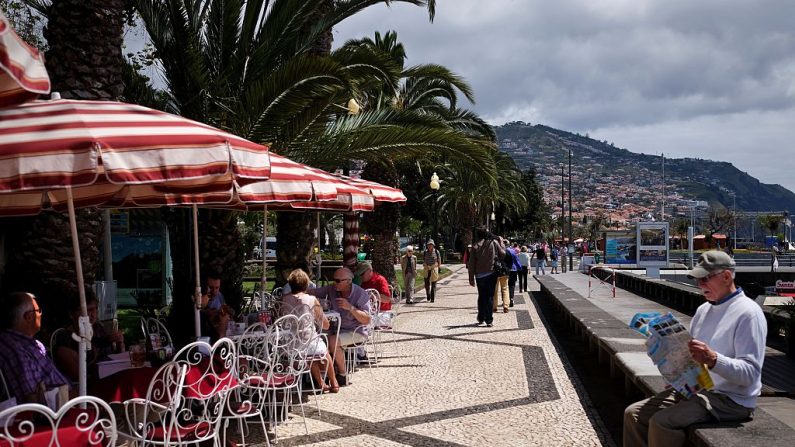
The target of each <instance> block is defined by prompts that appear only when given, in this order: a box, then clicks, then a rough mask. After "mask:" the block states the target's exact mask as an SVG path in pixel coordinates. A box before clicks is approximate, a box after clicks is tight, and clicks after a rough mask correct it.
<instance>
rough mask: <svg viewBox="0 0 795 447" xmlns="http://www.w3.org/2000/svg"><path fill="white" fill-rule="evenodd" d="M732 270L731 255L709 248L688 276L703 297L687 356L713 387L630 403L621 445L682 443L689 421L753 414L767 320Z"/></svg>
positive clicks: (669, 392) (670, 392)
mask: <svg viewBox="0 0 795 447" xmlns="http://www.w3.org/2000/svg"><path fill="white" fill-rule="evenodd" d="M734 269H735V264H734V259H732V258H731V257H730V256H729V255H727V254H726V253H724V252H722V251H717V250H713V251H708V252H705V253H704V254H702V255H701V257H700V258H699V260H698V264H697V265H696V266H695V267H694V268H693V270H691V271H690V273H689V274H688V276H689V277H690V278H693V279H695V280H696V282H697V284H698V287H699V288H700V289H701V291H702V293H703V294H704V298H705V299H706V300H707V302H706V303H704V304H702V305H701V306H699V308H698V309H697V310H696V314H695V316H694V317H693V320H692V321H691V322H690V333H691V335H692V336H693V340H691V341H690V345H689V348H690V355H691V356H692V357H693V359H694V360H696V361H697V362H699V363H702V364H704V365H706V367H707V368H709V373H710V376H711V377H712V382H713V383H714V387H713V388H712V389H711V390H706V391H701V392H699V393H698V394H696V395H695V396H693V397H691V398H689V399H686V398H684V397H683V396H681V395H679V394H677V393H676V391H674V390H673V389H670V390H666V391H664V392H662V393H660V394H658V395H656V396H653V397H651V398H649V399H646V400H642V401H640V402H636V403H634V404H632V405H630V406H629V407H627V409H626V410H625V411H624V446H646V445H648V446H652V447H653V446H663V445H664V446H683V445H685V441H686V439H685V438H686V433H685V429H686V428H687V427H688V426H689V425H691V424H696V423H702V422H730V421H743V420H747V419H749V418H751V417H753V412H754V408H755V407H756V398H757V397H758V396H759V393H760V391H761V390H762V362H763V361H764V359H765V338H766V337H767V323H766V322H765V316H764V314H763V313H762V310H761V309H760V308H759V306H758V305H757V304H756V303H755V302H754V301H753V300H751V299H749V298H748V297H747V296H745V294H744V293H743V291H742V289H738V288H737V287H736V286H735V285H734Z"/></svg>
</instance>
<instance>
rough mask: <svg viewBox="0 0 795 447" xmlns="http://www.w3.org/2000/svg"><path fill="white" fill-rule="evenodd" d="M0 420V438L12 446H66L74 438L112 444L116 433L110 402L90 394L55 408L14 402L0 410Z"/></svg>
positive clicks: (89, 443) (83, 441)
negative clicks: (13, 404) (55, 409)
mask: <svg viewBox="0 0 795 447" xmlns="http://www.w3.org/2000/svg"><path fill="white" fill-rule="evenodd" d="M0 421H2V422H0V441H7V442H8V443H9V444H10V445H12V446H16V445H27V444H28V443H30V444H35V445H56V446H67V445H73V444H74V443H75V442H76V438H78V439H79V438H82V439H81V440H82V442H81V445H90V446H113V445H115V444H116V439H117V437H118V432H117V430H116V417H115V416H114V415H113V411H111V409H110V406H108V404H107V403H105V402H104V401H102V399H99V398H96V397H92V396H81V397H77V398H75V399H72V400H70V401H69V402H66V403H65V404H64V405H63V406H62V407H61V409H60V410H58V411H57V412H54V411H52V410H51V409H50V408H49V407H47V406H45V405H41V404H22V405H17V406H15V407H12V408H9V409H7V410H5V411H2V412H0ZM77 442H80V441H77ZM0 444H3V443H2V442H0Z"/></svg>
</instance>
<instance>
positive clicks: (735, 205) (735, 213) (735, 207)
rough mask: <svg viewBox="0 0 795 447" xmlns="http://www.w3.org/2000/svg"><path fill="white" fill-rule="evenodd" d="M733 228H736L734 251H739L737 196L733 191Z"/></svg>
mask: <svg viewBox="0 0 795 447" xmlns="http://www.w3.org/2000/svg"><path fill="white" fill-rule="evenodd" d="M731 195H732V227H734V238H733V239H734V250H737V194H736V193H735V192H733V191H732V193H731Z"/></svg>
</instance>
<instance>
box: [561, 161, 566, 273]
mask: <svg viewBox="0 0 795 447" xmlns="http://www.w3.org/2000/svg"><path fill="white" fill-rule="evenodd" d="M564 206H566V189H565V187H564V186H563V163H560V243H561V244H562V243H563V240H564V239H565V238H566V236H565V233H566V217H565V213H566V209H565V208H564ZM564 267H565V266H564Z"/></svg>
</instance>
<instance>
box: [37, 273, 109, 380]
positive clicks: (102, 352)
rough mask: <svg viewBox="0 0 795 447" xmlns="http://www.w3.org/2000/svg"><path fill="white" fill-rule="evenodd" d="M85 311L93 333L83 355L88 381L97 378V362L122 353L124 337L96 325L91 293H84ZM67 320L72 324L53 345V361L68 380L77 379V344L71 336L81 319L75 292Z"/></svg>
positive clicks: (94, 304)
mask: <svg viewBox="0 0 795 447" xmlns="http://www.w3.org/2000/svg"><path fill="white" fill-rule="evenodd" d="M86 311H87V313H88V321H89V322H90V323H91V327H92V329H93V330H94V336H93V337H92V338H91V350H90V351H87V352H86V361H87V363H88V368H87V370H86V373H87V374H86V375H87V377H88V379H89V380H91V379H96V378H98V370H97V362H99V361H102V360H106V359H107V357H108V354H115V353H119V352H124V334H122V333H121V331H119V330H115V331H111V332H108V331H106V330H105V327H104V326H103V325H102V323H101V322H99V321H97V296H96V295H95V294H94V290H93V289H86ZM69 316H70V317H71V318H72V323H71V324H70V325H69V326H66V328H65V329H66V330H65V331H60V332H59V334H58V335H57V336H56V338H55V340H54V343H53V347H52V349H53V352H52V356H53V360H55V366H56V367H57V368H58V370H60V371H61V372H62V373H64V374H65V375H66V377H68V378H69V379H70V380H72V381H75V382H76V381H77V380H78V378H79V372H78V371H79V367H78V364H79V361H78V353H77V351H78V342H77V340H75V339H74V337H72V334H77V333H79V330H78V318H79V317H80V296H79V295H78V294H77V291H74V292H73V296H72V297H70V300H69Z"/></svg>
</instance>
